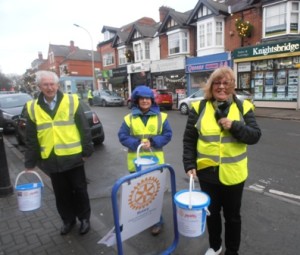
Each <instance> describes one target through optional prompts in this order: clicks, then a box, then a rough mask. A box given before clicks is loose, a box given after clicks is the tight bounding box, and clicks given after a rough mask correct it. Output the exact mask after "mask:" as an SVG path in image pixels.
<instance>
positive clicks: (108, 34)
mask: <svg viewBox="0 0 300 255" xmlns="http://www.w3.org/2000/svg"><path fill="white" fill-rule="evenodd" d="M103 36H104V41H108V40H110V39H111V38H113V37H114V36H115V33H113V32H110V31H108V30H106V31H105V32H104V33H103Z"/></svg>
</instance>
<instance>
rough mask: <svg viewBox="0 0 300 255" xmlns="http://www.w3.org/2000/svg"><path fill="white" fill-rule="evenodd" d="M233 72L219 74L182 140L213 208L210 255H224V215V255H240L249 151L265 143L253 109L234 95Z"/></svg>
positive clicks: (186, 160) (189, 166) (187, 163)
mask: <svg viewBox="0 0 300 255" xmlns="http://www.w3.org/2000/svg"><path fill="white" fill-rule="evenodd" d="M234 89H235V78H234V72H233V71H232V69H231V68H229V67H221V68H219V69H216V70H215V71H214V72H213V73H212V74H211V76H210V78H209V79H208V81H207V84H206V87H205V101H204V104H202V103H200V102H199V101H198V102H195V103H193V105H192V109H191V111H190V114H189V117H188V120H187V125H186V129H185V132H184V138H183V164H184V169H185V171H186V173H187V174H188V175H189V176H191V175H192V176H194V177H195V176H197V177H198V179H199V182H200V186H201V190H202V191H203V192H206V193H207V194H208V195H209V196H210V198H211V203H210V205H209V207H208V210H209V211H210V216H208V217H207V229H208V234H209V244H210V248H209V249H208V250H207V251H206V253H205V255H218V254H221V252H222V238H221V237H222V220H221V210H223V215H224V218H225V255H238V250H239V246H240V240H241V215H240V208H241V203H242V194H243V187H244V183H245V180H246V179H247V176H248V158H247V145H250V144H255V143H257V142H258V141H259V139H260V137H261V130H260V128H259V126H258V124H257V123H256V119H255V115H254V111H253V109H254V106H253V104H252V103H251V102H249V101H247V100H245V101H244V102H241V101H239V100H238V99H237V97H236V95H235V90H234Z"/></svg>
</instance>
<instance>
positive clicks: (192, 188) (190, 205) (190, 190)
mask: <svg viewBox="0 0 300 255" xmlns="http://www.w3.org/2000/svg"><path fill="white" fill-rule="evenodd" d="M194 189H195V182H194V177H193V175H190V187H189V209H192V191H193V190H194Z"/></svg>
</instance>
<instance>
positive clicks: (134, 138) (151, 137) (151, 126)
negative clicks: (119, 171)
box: [118, 85, 172, 235]
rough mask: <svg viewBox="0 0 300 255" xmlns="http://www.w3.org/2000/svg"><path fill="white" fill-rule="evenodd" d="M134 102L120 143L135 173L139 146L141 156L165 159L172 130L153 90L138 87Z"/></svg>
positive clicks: (156, 227)
mask: <svg viewBox="0 0 300 255" xmlns="http://www.w3.org/2000/svg"><path fill="white" fill-rule="evenodd" d="M131 99H132V102H133V106H132V111H131V113H129V114H127V115H126V116H125V118H124V121H123V123H122V125H121V127H120V130H119V133H118V136H119V141H120V143H121V144H122V145H123V146H125V147H127V148H128V154H127V166H128V171H129V172H131V173H132V172H135V171H136V169H135V165H134V162H133V161H134V159H135V158H136V152H137V148H138V146H139V145H140V144H142V145H143V146H142V149H143V151H142V152H141V153H140V155H141V156H146V155H149V154H150V155H151V152H150V150H149V149H150V148H151V150H152V153H154V154H155V156H156V157H157V158H158V160H159V164H163V163H164V162H165V159H164V153H163V147H164V146H165V145H166V144H168V143H169V142H170V141H171V138H172V129H171V126H170V124H169V122H168V119H167V114H166V113H163V112H160V109H159V107H158V105H157V104H156V103H155V100H154V94H153V91H152V90H151V89H150V88H149V87H147V86H144V85H141V86H138V87H136V88H135V89H134V91H133V92H132V95H131ZM161 226H162V218H161V221H160V222H159V223H158V224H156V225H154V226H153V227H152V230H151V232H152V235H158V234H159V233H160V232H161Z"/></svg>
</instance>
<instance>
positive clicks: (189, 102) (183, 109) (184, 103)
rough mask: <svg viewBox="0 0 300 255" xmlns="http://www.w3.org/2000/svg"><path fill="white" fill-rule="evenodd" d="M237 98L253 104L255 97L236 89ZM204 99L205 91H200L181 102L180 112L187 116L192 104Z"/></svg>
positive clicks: (179, 105)
mask: <svg viewBox="0 0 300 255" xmlns="http://www.w3.org/2000/svg"><path fill="white" fill-rule="evenodd" d="M236 95H237V98H238V99H240V100H242V101H243V100H249V101H251V102H252V103H253V95H252V94H251V93H250V92H248V91H246V90H239V89H236ZM203 97H204V91H203V89H202V88H201V89H199V90H197V91H196V92H194V93H193V94H191V95H190V96H188V97H186V98H184V99H181V100H179V102H178V110H179V111H180V113H181V114H184V115H187V114H188V113H189V109H191V107H192V102H195V101H199V100H202V99H203Z"/></svg>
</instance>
